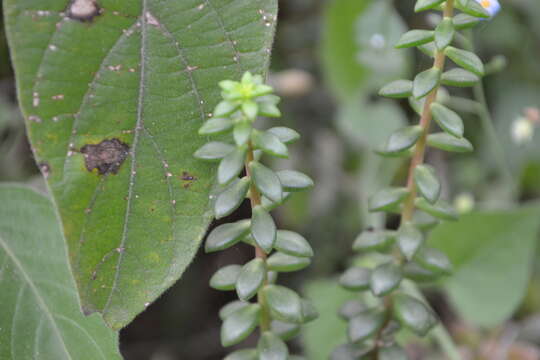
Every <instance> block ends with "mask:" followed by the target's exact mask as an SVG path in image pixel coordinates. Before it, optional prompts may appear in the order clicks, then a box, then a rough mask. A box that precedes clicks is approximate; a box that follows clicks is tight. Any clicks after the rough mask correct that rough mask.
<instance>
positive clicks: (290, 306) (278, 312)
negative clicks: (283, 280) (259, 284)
mask: <svg viewBox="0 0 540 360" xmlns="http://www.w3.org/2000/svg"><path fill="white" fill-rule="evenodd" d="M262 291H263V294H264V297H265V300H266V302H267V303H268V306H269V308H270V313H271V314H272V316H273V317H274V318H275V319H276V320H281V321H285V322H292V323H296V324H300V323H302V320H303V315H302V302H301V300H300V297H299V296H298V294H296V293H295V292H294V291H292V290H291V289H288V288H286V287H284V286H279V285H267V286H265V287H264V288H263V290H262Z"/></svg>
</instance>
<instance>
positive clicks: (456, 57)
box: [444, 46, 485, 76]
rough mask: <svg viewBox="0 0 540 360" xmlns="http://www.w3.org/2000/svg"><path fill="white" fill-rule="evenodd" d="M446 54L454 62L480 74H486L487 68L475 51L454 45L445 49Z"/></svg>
mask: <svg viewBox="0 0 540 360" xmlns="http://www.w3.org/2000/svg"><path fill="white" fill-rule="evenodd" d="M444 53H445V54H446V56H448V57H449V58H450V59H452V61H453V62H455V63H456V64H458V65H459V66H461V67H462V68H464V69H465V70H469V71H470V72H472V73H474V74H476V75H478V76H484V74H485V69H484V64H483V63H482V60H480V58H479V57H478V56H477V55H476V54H475V53H473V52H470V51H465V50H461V49H457V48H455V47H453V46H449V47H447V48H446V49H445V50H444Z"/></svg>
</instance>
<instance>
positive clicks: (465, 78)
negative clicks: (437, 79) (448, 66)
mask: <svg viewBox="0 0 540 360" xmlns="http://www.w3.org/2000/svg"><path fill="white" fill-rule="evenodd" d="M479 81H480V78H479V77H478V75H476V74H474V73H472V72H470V71H467V70H465V69H460V68H456V69H452V70H448V71H446V72H445V73H444V74H442V77H441V83H442V84H443V85H447V86H456V87H469V86H474V85H476V83H478V82H479Z"/></svg>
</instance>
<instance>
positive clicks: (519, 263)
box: [428, 204, 540, 328]
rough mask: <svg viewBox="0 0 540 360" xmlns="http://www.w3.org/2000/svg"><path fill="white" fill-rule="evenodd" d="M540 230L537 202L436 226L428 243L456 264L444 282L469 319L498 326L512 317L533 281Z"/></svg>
mask: <svg viewBox="0 0 540 360" xmlns="http://www.w3.org/2000/svg"><path fill="white" fill-rule="evenodd" d="M539 229H540V206H538V204H534V205H529V206H525V207H522V208H517V209H514V210H505V211H485V212H473V213H470V214H466V215H462V216H461V217H460V219H459V221H458V222H455V223H443V224H441V225H440V226H438V227H437V228H436V229H435V230H434V231H433V233H432V234H431V236H430V239H429V242H428V243H429V244H430V246H433V247H435V248H437V249H439V250H440V251H443V252H444V253H445V254H447V255H448V256H449V258H450V261H451V262H452V264H453V266H454V271H453V273H452V276H450V277H448V278H447V279H446V280H445V283H444V286H445V288H446V290H447V292H448V294H449V297H450V300H451V302H452V303H453V304H454V305H455V307H456V308H457V310H458V311H459V313H460V314H461V315H462V316H463V317H464V318H466V319H467V320H468V321H470V322H472V323H473V324H475V325H479V326H483V327H489V328H492V327H495V326H498V325H500V324H502V323H504V322H505V321H506V320H507V319H509V318H510V317H511V316H512V314H513V313H514V311H515V310H516V309H517V308H518V307H519V305H520V303H521V301H522V300H523V297H524V296H525V294H526V292H527V288H528V286H529V284H530V276H531V271H532V265H533V262H534V259H535V248H536V246H537V245H536V244H537V239H538V231H539Z"/></svg>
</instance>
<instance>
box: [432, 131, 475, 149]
mask: <svg viewBox="0 0 540 360" xmlns="http://www.w3.org/2000/svg"><path fill="white" fill-rule="evenodd" d="M427 143H428V145H429V146H431V147H434V148H437V149H441V150H444V151H451V152H458V153H465V152H471V151H473V150H474V148H473V145H472V144H471V143H470V142H469V140H467V139H465V138H464V137H461V138H457V137H455V136H453V135H450V134H447V133H442V132H441V133H435V134H429V135H428V138H427Z"/></svg>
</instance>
